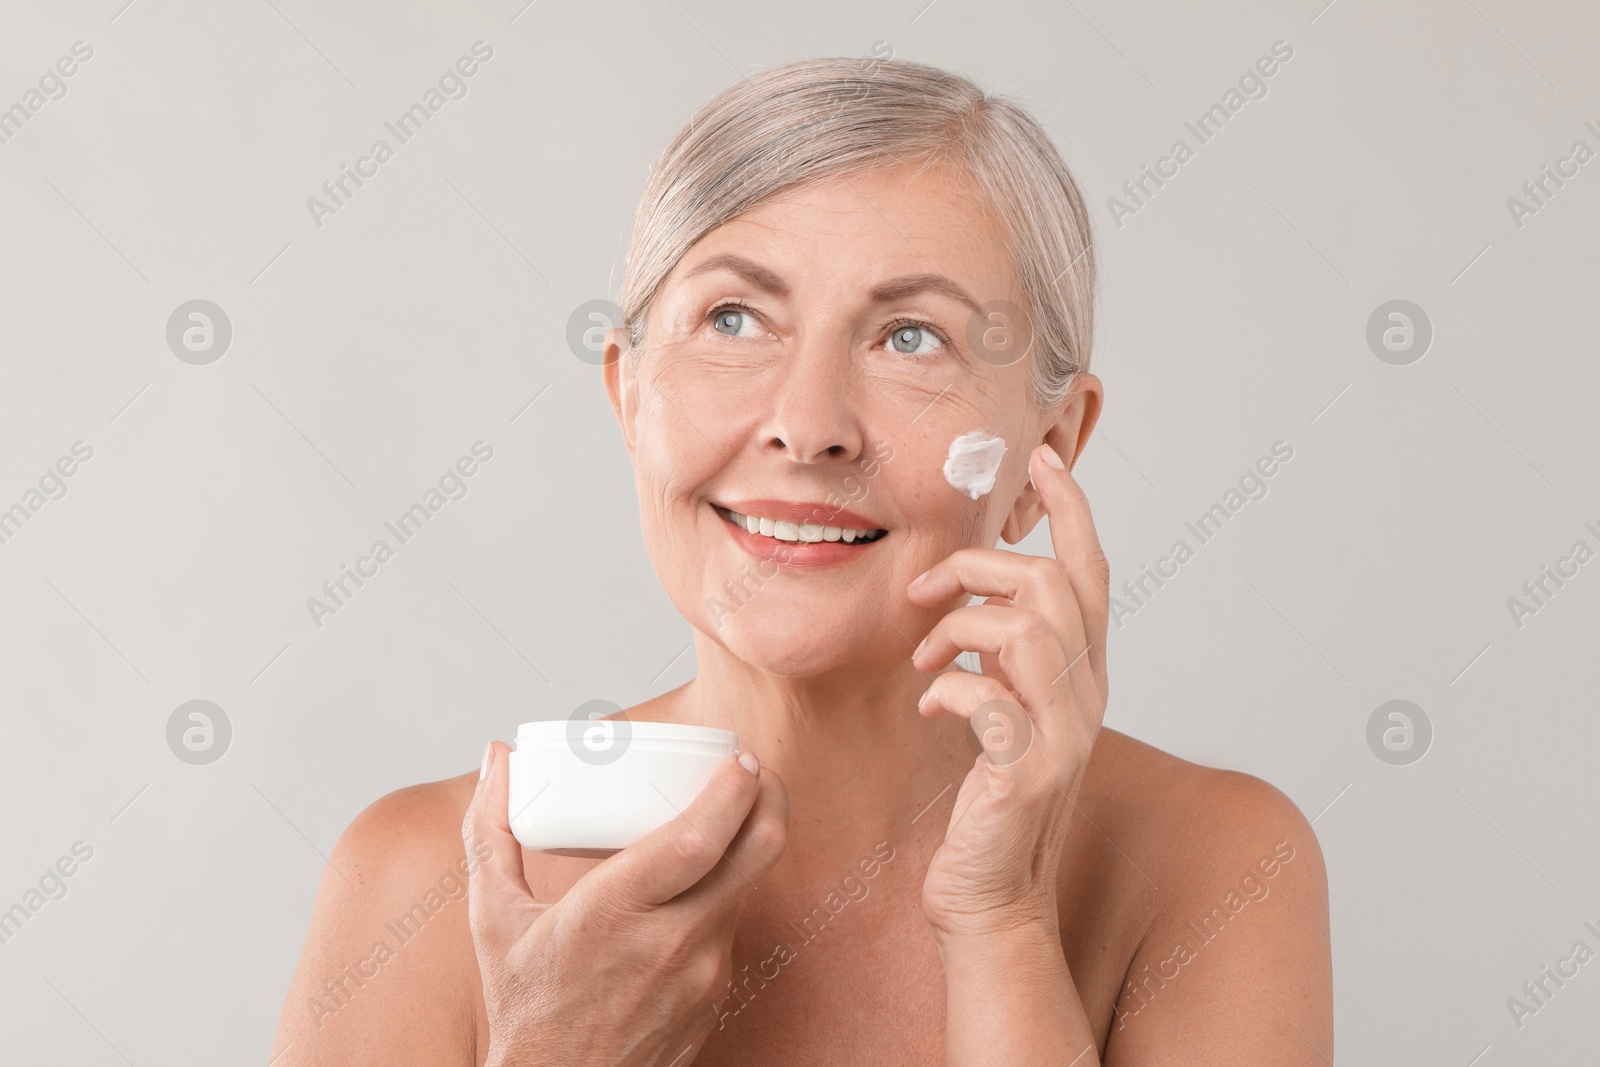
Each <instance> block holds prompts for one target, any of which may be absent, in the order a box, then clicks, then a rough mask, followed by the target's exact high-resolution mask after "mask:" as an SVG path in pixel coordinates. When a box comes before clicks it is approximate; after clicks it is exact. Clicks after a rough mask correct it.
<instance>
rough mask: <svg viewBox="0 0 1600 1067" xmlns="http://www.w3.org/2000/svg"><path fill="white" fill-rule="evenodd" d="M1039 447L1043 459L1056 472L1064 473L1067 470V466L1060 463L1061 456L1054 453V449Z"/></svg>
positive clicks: (1044, 446)
mask: <svg viewBox="0 0 1600 1067" xmlns="http://www.w3.org/2000/svg"><path fill="white" fill-rule="evenodd" d="M1039 447H1040V448H1041V449H1043V450H1044V457H1043V458H1044V461H1045V462H1046V463H1048V464H1050V466H1052V467H1054V468H1055V469H1056V470H1058V471H1064V470H1066V469H1067V465H1066V464H1065V463H1063V462H1061V456H1060V455H1059V454H1058V453H1057V452H1056V450H1055V449H1053V448H1051V447H1050V446H1049V445H1040V446H1039Z"/></svg>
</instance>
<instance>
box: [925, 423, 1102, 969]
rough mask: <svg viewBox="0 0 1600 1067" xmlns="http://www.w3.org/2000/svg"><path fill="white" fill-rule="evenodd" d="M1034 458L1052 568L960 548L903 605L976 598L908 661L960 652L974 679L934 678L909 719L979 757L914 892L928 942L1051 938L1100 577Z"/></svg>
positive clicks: (1090, 674) (957, 675)
mask: <svg viewBox="0 0 1600 1067" xmlns="http://www.w3.org/2000/svg"><path fill="white" fill-rule="evenodd" d="M1045 451H1046V449H1045V448H1043V447H1041V448H1037V449H1035V450H1034V455H1033V456H1032V457H1030V464H1031V466H1030V472H1031V475H1032V479H1033V484H1034V487H1035V488H1036V489H1037V490H1038V492H1039V495H1040V496H1041V498H1042V499H1043V501H1044V507H1045V512H1046V515H1047V516H1048V522H1049V524H1050V540H1051V543H1052V545H1053V546H1054V549H1055V558H1054V559H1051V558H1049V557H1046V556H1030V555H1023V554H1021V553H1017V552H1008V551H1004V550H1002V549H997V548H964V549H960V550H958V551H956V552H952V553H951V554H950V555H949V556H947V557H946V558H945V559H944V560H942V561H940V562H939V563H937V564H935V565H934V566H933V567H932V568H931V569H930V570H929V571H928V572H927V573H926V574H925V575H924V576H923V577H922V578H921V579H919V580H918V582H916V583H913V585H912V586H911V588H910V589H909V590H908V592H907V596H908V597H909V598H910V599H911V600H912V601H913V602H914V603H917V604H920V605H923V606H928V607H932V606H934V605H937V604H940V603H943V602H945V601H948V600H951V599H953V598H955V597H957V596H959V595H961V594H963V593H965V594H967V595H969V596H982V597H986V598H987V599H986V600H984V602H983V603H981V604H971V605H968V606H965V607H960V608H957V609H955V610H954V611H952V612H950V613H949V614H947V615H945V616H944V618H942V619H940V620H939V622H938V623H937V624H936V625H935V626H934V627H933V629H932V630H931V631H930V632H929V634H928V636H927V638H926V639H925V640H924V641H923V643H922V645H920V646H919V647H918V649H917V651H916V652H915V653H913V655H912V662H913V664H914V665H915V666H916V667H917V669H918V670H925V671H934V670H939V669H941V668H943V667H945V666H946V665H948V664H949V663H950V662H951V661H952V660H954V659H955V657H956V656H957V655H958V654H960V653H961V652H962V651H970V652H976V653H978V658H979V662H980V663H981V664H982V667H983V673H982V674H972V673H970V672H966V671H949V672H946V673H944V674H941V675H940V676H939V677H938V678H936V679H934V682H933V684H932V685H931V686H930V687H929V689H928V692H927V695H926V696H925V698H924V699H923V702H922V705H921V708H920V711H921V713H922V714H923V715H925V716H929V717H932V716H935V715H942V714H947V713H948V714H956V715H961V716H963V717H966V718H967V719H969V720H971V723H972V730H973V733H974V734H976V735H977V736H978V738H979V740H980V742H981V743H982V745H983V748H984V754H983V755H982V756H980V757H979V758H978V759H977V761H976V762H975V763H974V764H973V767H972V770H971V771H970V772H968V774H967V777H966V779H965V780H964V781H963V782H962V784H961V790H960V792H959V793H958V794H957V795H956V802H955V808H954V810H953V812H952V813H951V818H950V828H949V831H948V833H947V834H946V836H945V840H944V843H943V845H941V846H940V848H939V850H938V852H937V853H935V854H934V857H933V861H932V862H931V863H930V864H929V866H928V874H927V877H926V879H924V881H923V885H922V908H923V913H924V914H925V915H926V916H927V919H928V921H929V922H930V923H931V924H932V925H933V927H934V931H935V934H936V935H938V936H940V937H965V936H967V935H979V936H982V935H987V934H992V933H1000V932H1004V931H1008V930H1013V929H1017V928H1019V927H1023V926H1027V925H1030V924H1035V923H1043V924H1045V926H1046V928H1049V929H1053V928H1054V927H1055V924H1056V873H1057V871H1058V869H1059V863H1060V859H1061V854H1062V851H1063V849H1064V847H1065V845H1066V841H1067V831H1068V829H1069V827H1070V823H1071V817H1072V813H1073V810H1074V806H1075V800H1076V797H1077V793H1078V786H1079V784H1080V783H1081V781H1082V778H1083V772H1084V769H1085V768H1086V767H1087V766H1088V762H1089V753H1090V751H1091V750H1092V749H1093V747H1094V743H1095V739H1096V737H1097V736H1098V735H1099V731H1100V722H1101V719H1102V717H1103V716H1104V714H1105V708H1106V656H1105V640H1106V622H1107V617H1108V614H1109V598H1110V585H1111V578H1110V568H1109V566H1108V565H1107V563H1106V559H1105V555H1104V554H1103V553H1102V552H1101V550H1100V541H1099V538H1098V537H1097V536H1096V535H1095V530H1094V522H1093V520H1092V518H1091V517H1090V514H1089V502H1088V500H1087V499H1086V498H1085V496H1084V494H1083V490H1082V489H1081V488H1080V487H1079V486H1078V483H1077V481H1076V480H1075V479H1074V478H1073V477H1072V474H1071V472H1069V471H1067V470H1064V469H1057V468H1056V467H1055V466H1054V465H1052V464H1051V463H1049V462H1047V461H1046V460H1045V459H1044V453H1045ZM1051 454H1052V455H1054V453H1051Z"/></svg>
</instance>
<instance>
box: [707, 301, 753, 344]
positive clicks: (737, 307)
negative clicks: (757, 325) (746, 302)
mask: <svg viewBox="0 0 1600 1067" xmlns="http://www.w3.org/2000/svg"><path fill="white" fill-rule="evenodd" d="M746 320H750V321H749V322H747V321H746ZM753 324H754V317H753V316H752V315H751V314H750V313H749V312H748V311H746V310H744V306H743V305H741V304H721V305H718V306H717V307H714V308H712V309H711V328H712V329H713V330H716V331H717V332H718V333H720V334H723V335H724V336H726V337H739V336H741V330H740V328H741V327H742V326H745V325H753Z"/></svg>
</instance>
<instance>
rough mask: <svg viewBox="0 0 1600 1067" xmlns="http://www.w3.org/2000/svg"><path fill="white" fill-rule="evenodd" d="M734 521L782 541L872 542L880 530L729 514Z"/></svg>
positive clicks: (732, 512)
mask: <svg viewBox="0 0 1600 1067" xmlns="http://www.w3.org/2000/svg"><path fill="white" fill-rule="evenodd" d="M728 514H729V515H731V516H733V521H734V522H735V523H736V524H738V525H740V526H743V527H744V528H745V529H746V530H747V531H748V532H750V533H759V534H765V535H767V536H768V537H776V538H777V539H778V540H780V541H843V542H845V543H846V544H849V543H850V542H852V541H871V540H873V538H874V536H875V535H878V534H881V533H882V531H880V530H870V529H859V530H858V529H852V528H851V527H848V526H824V525H822V524H821V523H820V522H786V521H784V520H783V519H763V518H759V517H757V516H755V515H741V514H739V513H738V512H737V511H730V512H728Z"/></svg>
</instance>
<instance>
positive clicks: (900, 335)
mask: <svg viewBox="0 0 1600 1067" xmlns="http://www.w3.org/2000/svg"><path fill="white" fill-rule="evenodd" d="M889 343H890V344H892V345H894V350H895V351H896V352H899V353H900V354H901V355H906V356H919V355H920V356H929V355H932V354H933V353H935V352H937V351H939V349H941V348H943V347H944V339H943V338H942V337H940V336H939V335H938V334H937V333H936V332H935V331H934V330H932V329H931V328H929V327H927V326H925V325H923V324H921V323H915V322H897V323H895V325H894V332H893V333H891V334H890V335H889ZM923 344H928V345H931V346H932V347H931V348H929V349H927V350H925V351H919V349H921V347H922V345H923Z"/></svg>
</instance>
